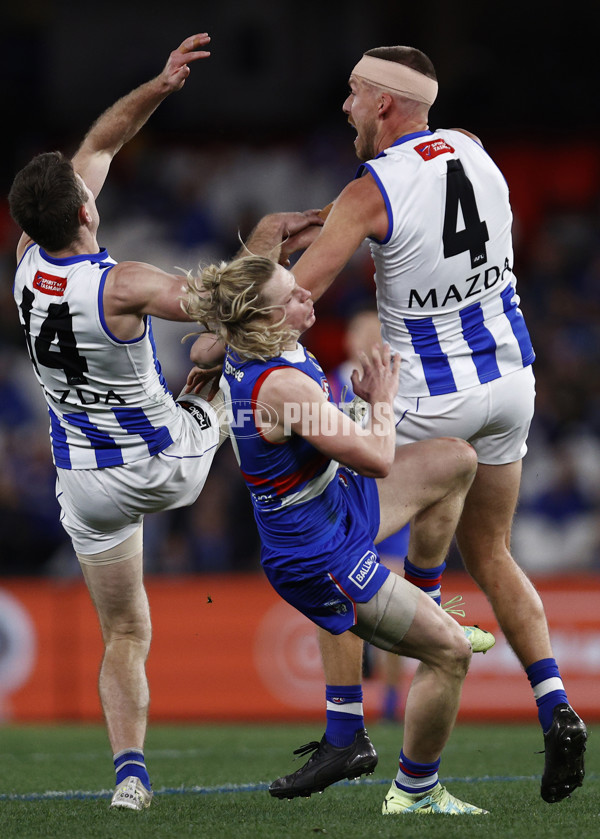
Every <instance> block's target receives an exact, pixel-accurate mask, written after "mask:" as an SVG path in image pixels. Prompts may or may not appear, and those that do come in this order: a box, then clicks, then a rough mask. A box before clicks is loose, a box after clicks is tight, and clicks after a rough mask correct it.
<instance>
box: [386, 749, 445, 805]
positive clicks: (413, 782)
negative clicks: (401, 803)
mask: <svg viewBox="0 0 600 839" xmlns="http://www.w3.org/2000/svg"><path fill="white" fill-rule="evenodd" d="M439 768H440V758H438V759H437V760H436V761H434V762H433V763H415V761H414V760H410V759H409V758H408V757H406V755H405V754H404V752H403V751H400V760H399V763H398V774H397V775H396V780H395V781H394V783H395V784H396V786H397V787H398V789H401V790H403V791H404V792H408V793H410V794H411V795H416V794H417V793H418V794H422V793H426V792H430V791H431V790H432V789H433V788H434V786H435V785H436V784H437V782H438V769H439Z"/></svg>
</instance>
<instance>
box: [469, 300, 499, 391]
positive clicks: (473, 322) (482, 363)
mask: <svg viewBox="0 0 600 839" xmlns="http://www.w3.org/2000/svg"><path fill="white" fill-rule="evenodd" d="M460 320H461V323H462V330H463V337H464V339H465V341H466V342H467V344H468V345H469V349H470V350H471V352H472V354H473V355H472V358H473V363H474V364H475V367H476V368H477V375H478V376H479V381H480V382H482V383H483V382H491V381H492V379H498V378H499V377H500V370H499V368H498V363H497V361H496V342H495V340H494V336H493V335H492V333H491V332H490V330H489V329H488V328H487V327H486V325H485V324H484V322H483V311H482V310H481V303H473V304H472V305H471V306H467V307H466V308H464V309H461V311H460Z"/></svg>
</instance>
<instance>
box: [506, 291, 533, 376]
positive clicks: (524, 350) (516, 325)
mask: <svg viewBox="0 0 600 839" xmlns="http://www.w3.org/2000/svg"><path fill="white" fill-rule="evenodd" d="M500 297H501V298H502V303H503V304H504V314H505V315H506V317H507V318H508V320H509V323H510V325H511V327H512V331H513V334H514V336H515V338H516V339H517V343H518V345H519V350H520V351H521V358H522V359H523V366H524V367H525V366H526V365H528V364H531V362H532V361H533V360H534V358H535V353H534V352H533V346H532V344H531V338H530V337H529V332H528V331H527V327H526V326H525V319H524V317H523V315H522V314H521V312H520V311H519V310H518V309H517V303H516V300H515V290H514V288H513V286H512V285H507V286H506V288H505V289H504V291H502V292H501V293H500Z"/></svg>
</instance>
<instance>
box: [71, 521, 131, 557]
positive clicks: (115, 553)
mask: <svg viewBox="0 0 600 839" xmlns="http://www.w3.org/2000/svg"><path fill="white" fill-rule="evenodd" d="M142 534H143V526H142V525H140V526H139V527H138V529H137V530H136V531H135V533H132V534H131V536H128V537H127V539H125V541H124V542H121V543H120V544H119V545H115V547H114V548H108V550H106V551H101V552H100V553H97V554H79V553H78V554H77V559H78V560H79V562H81V563H83V565H112V564H113V563H115V562H123V560H125V559H131V558H132V557H133V556H135V555H136V554H138V553H141V551H142V546H143V538H142Z"/></svg>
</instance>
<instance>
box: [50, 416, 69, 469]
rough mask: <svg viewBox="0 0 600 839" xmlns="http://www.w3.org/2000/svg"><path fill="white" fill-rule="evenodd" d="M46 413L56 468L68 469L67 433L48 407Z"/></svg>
mask: <svg viewBox="0 0 600 839" xmlns="http://www.w3.org/2000/svg"><path fill="white" fill-rule="evenodd" d="M48 413H49V415H50V439H51V440H52V451H53V452H54V462H55V463H56V465H57V466H60V468H61V469H70V468H71V455H70V454H69V445H68V443H67V433H66V431H65V429H64V428H63V427H62V425H61V424H60V420H59V419H58V417H57V416H56V414H55V413H54V411H53V410H52V409H51V408H50V406H48Z"/></svg>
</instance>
